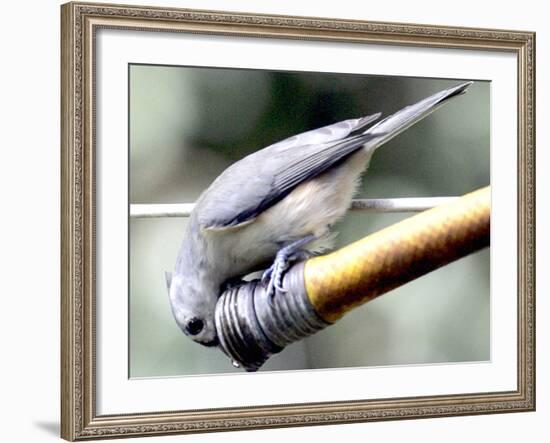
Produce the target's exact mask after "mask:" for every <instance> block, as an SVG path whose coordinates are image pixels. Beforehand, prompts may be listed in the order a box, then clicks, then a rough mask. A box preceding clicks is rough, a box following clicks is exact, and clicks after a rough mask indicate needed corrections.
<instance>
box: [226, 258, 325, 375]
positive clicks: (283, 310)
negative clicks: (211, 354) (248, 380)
mask: <svg viewBox="0 0 550 443" xmlns="http://www.w3.org/2000/svg"><path fill="white" fill-rule="evenodd" d="M303 268H304V265H303V264H302V263H299V264H297V265H296V266H294V267H292V268H291V269H290V270H289V271H288V272H287V273H286V274H285V277H284V279H283V287H284V288H285V289H286V290H287V291H288V292H280V291H276V292H275V294H273V295H268V294H267V292H266V287H264V286H263V285H262V284H261V283H260V281H259V280H254V281H251V282H248V283H246V284H243V285H241V286H238V287H235V288H231V289H229V290H227V291H225V292H224V293H223V294H222V296H221V297H220V299H219V300H218V303H217V305H216V314H215V321H216V330H217V334H218V339H219V342H220V348H221V349H222V351H223V352H224V353H225V354H226V355H227V356H228V357H229V358H231V360H232V361H233V364H234V365H238V366H242V367H243V368H245V369H246V370H247V371H257V370H258V369H259V368H260V367H261V366H262V365H263V364H264V363H265V362H266V360H267V359H268V358H269V357H270V356H272V355H273V354H276V353H278V352H280V351H282V350H283V349H284V348H285V346H287V345H289V344H290V343H293V342H295V341H298V340H301V339H303V338H305V337H308V336H310V335H312V334H314V333H315V332H317V331H320V330H321V329H323V328H325V327H327V326H328V325H329V324H330V323H327V322H326V321H324V320H323V319H321V317H319V316H318V315H317V313H316V312H315V310H314V309H313V307H312V305H311V303H310V302H309V299H308V297H307V294H306V292H305V286H304V271H303Z"/></svg>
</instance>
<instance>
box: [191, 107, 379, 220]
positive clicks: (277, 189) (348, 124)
mask: <svg viewBox="0 0 550 443" xmlns="http://www.w3.org/2000/svg"><path fill="white" fill-rule="evenodd" d="M379 116H380V114H375V115H371V116H367V117H362V118H358V119H351V120H345V121H342V122H339V123H335V124H333V125H329V126H325V127H322V128H319V129H315V130H312V131H308V132H304V133H302V134H299V135H295V136H293V137H290V138H288V139H286V140H283V141H281V142H278V143H275V144H274V145H271V146H268V147H267V148H264V149H262V150H260V151H257V152H254V153H253V154H250V155H249V156H247V157H245V158H244V159H242V160H240V161H238V162H237V163H235V164H233V165H232V166H230V167H229V168H228V169H226V170H225V171H224V172H223V173H222V174H221V175H220V176H219V177H218V178H217V179H216V180H215V181H214V182H213V183H212V185H211V186H210V187H209V188H208V189H207V190H206V191H205V193H204V194H203V195H202V196H201V198H199V201H198V202H197V205H196V209H195V211H196V213H197V217H198V221H199V224H200V225H201V226H202V227H203V228H205V229H215V230H223V229H228V228H234V227H238V226H243V225H246V224H248V223H250V222H251V221H253V220H254V219H255V218H256V217H257V216H258V215H259V214H260V213H262V212H263V211H265V210H266V209H267V208H269V207H270V206H273V205H274V204H275V203H277V202H279V201H280V200H282V199H283V198H284V197H286V196H287V195H288V194H289V193H290V192H292V190H293V189H294V188H295V187H296V186H298V185H299V184H300V183H302V182H304V181H306V180H309V179H310V178H312V177H315V176H316V175H318V174H321V173H322V172H324V171H326V170H328V169H329V168H331V167H332V166H334V165H335V164H336V163H338V162H339V161H341V160H343V159H344V158H346V157H347V156H349V155H351V154H352V153H353V152H355V151H357V150H358V149H360V148H361V146H363V144H364V143H365V142H367V141H368V140H370V139H372V138H373V137H376V136H379V134H376V135H367V134H364V133H362V132H363V130H364V128H365V127H366V126H367V125H368V124H370V123H371V122H373V121H374V120H376V119H377V118H378V117H379Z"/></svg>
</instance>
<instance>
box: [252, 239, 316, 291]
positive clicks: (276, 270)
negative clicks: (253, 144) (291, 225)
mask: <svg viewBox="0 0 550 443" xmlns="http://www.w3.org/2000/svg"><path fill="white" fill-rule="evenodd" d="M314 238H315V237H313V236H307V237H304V238H302V239H300V240H298V241H296V242H294V243H291V244H290V245H288V246H285V247H284V248H282V249H280V250H279V252H277V255H276V256H275V260H274V261H273V264H272V265H271V266H270V267H269V269H266V270H265V272H264V273H263V275H262V284H264V285H267V294H268V295H270V296H272V297H273V296H274V295H275V290H277V291H279V292H288V289H286V288H284V287H283V277H284V274H285V272H286V270H287V269H288V268H289V266H290V263H291V262H294V261H297V260H301V259H302V258H307V257H309V256H310V254H309V253H308V252H307V251H303V250H300V248H301V247H302V246H303V245H305V244H307V243H309V242H310V241H312V240H313V239H314Z"/></svg>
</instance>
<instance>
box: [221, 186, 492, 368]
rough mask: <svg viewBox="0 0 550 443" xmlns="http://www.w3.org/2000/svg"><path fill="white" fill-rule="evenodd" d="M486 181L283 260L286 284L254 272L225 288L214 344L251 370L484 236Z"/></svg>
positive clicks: (472, 247) (483, 243)
mask: <svg viewBox="0 0 550 443" xmlns="http://www.w3.org/2000/svg"><path fill="white" fill-rule="evenodd" d="M490 214H491V189H490V187H486V188H483V189H480V190H477V191H475V192H472V193H470V194H467V195H465V196H463V197H460V198H458V199H456V200H455V201H453V202H451V203H447V204H443V205H441V206H438V207H436V208H433V209H430V210H428V211H424V212H422V213H420V214H418V215H415V216H413V217H410V218H407V219H405V220H403V221H401V222H399V223H396V224H394V225H391V226H389V227H387V228H385V229H382V230H380V231H378V232H375V233H373V234H371V235H369V236H367V237H365V238H363V239H361V240H358V241H356V242H354V243H352V244H350V245H348V246H345V247H343V248H341V249H339V250H337V251H335V252H332V253H330V254H328V255H324V256H320V257H314V258H311V259H309V260H307V261H306V262H303V263H298V264H296V265H294V266H293V267H292V268H290V269H289V270H288V271H287V273H286V274H285V277H284V279H283V285H282V286H283V288H285V290H286V292H281V291H276V292H275V294H273V295H268V294H267V291H266V289H267V288H266V287H265V286H264V285H262V284H261V283H260V281H259V280H254V281H251V282H247V283H245V284H243V285H241V286H238V287H234V288H231V289H228V290H227V291H225V292H224V293H223V294H222V295H221V297H220V299H219V300H218V303H217V305H216V313H215V322H216V330H217V334H218V339H219V342H220V348H221V350H222V351H223V352H224V353H225V354H227V355H228V356H229V357H230V358H231V359H232V361H233V363H234V364H235V365H237V366H242V367H244V368H245V369H246V370H248V371H256V370H258V369H259V368H260V367H261V366H262V364H263V363H265V361H266V360H267V359H268V358H269V357H270V356H271V355H273V354H275V353H277V352H280V351H281V350H283V349H284V348H285V346H287V345H289V344H290V343H293V342H295V341H298V340H301V339H303V338H305V337H308V336H310V335H312V334H314V333H316V332H317V331H319V330H321V329H323V328H325V327H327V326H329V325H330V324H332V323H334V322H336V321H337V320H338V319H340V317H342V316H343V315H344V314H345V313H346V312H348V311H350V310H351V309H354V308H356V307H357V306H359V305H361V304H363V303H366V302H367V301H369V300H372V299H373V298H375V297H377V296H379V295H382V294H385V293H387V292H389V291H391V290H392V289H394V288H396V287H398V286H400V285H403V284H405V283H407V282H409V281H412V280H414V279H416V278H418V277H421V276H422V275H425V274H427V273H428V272H431V271H433V270H435V269H437V268H440V267H441V266H444V265H446V264H448V263H450V262H452V261H454V260H458V259H459V258H461V257H465V256H466V255H468V254H471V253H472V252H475V251H477V250H479V249H482V248H484V247H487V246H489V243H490Z"/></svg>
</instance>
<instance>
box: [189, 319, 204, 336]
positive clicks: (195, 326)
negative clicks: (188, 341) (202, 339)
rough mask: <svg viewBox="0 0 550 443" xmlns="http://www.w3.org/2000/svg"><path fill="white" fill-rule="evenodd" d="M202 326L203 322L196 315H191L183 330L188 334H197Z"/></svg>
mask: <svg viewBox="0 0 550 443" xmlns="http://www.w3.org/2000/svg"><path fill="white" fill-rule="evenodd" d="M202 328H204V322H203V321H202V320H201V319H200V318H197V317H193V318H192V319H191V320H189V321H188V322H187V324H186V325H185V330H186V331H187V333H188V334H189V335H197V334H198V333H199V332H201V331H202Z"/></svg>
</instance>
